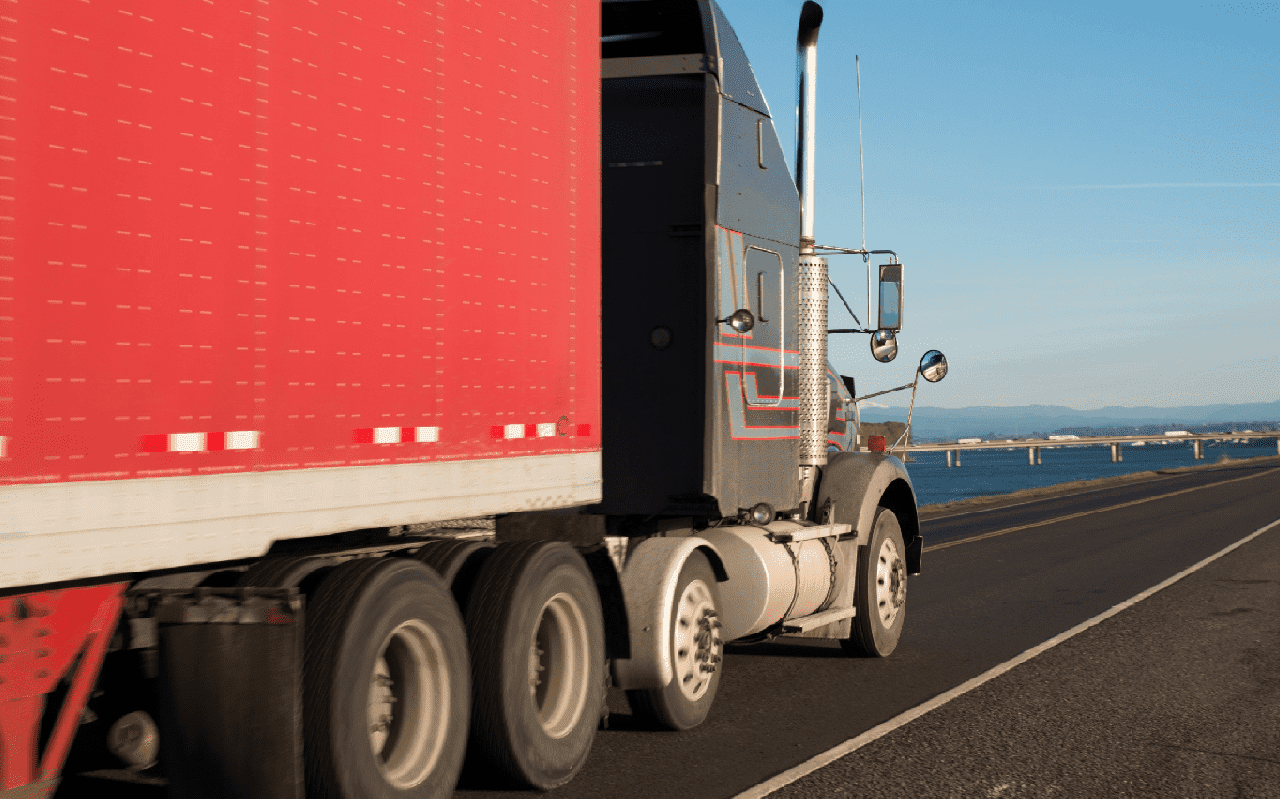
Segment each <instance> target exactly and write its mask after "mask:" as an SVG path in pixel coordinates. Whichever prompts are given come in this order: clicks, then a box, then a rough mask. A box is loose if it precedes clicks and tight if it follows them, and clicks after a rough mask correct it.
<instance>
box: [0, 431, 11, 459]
mask: <svg viewBox="0 0 1280 799" xmlns="http://www.w3.org/2000/svg"><path fill="white" fill-rule="evenodd" d="M7 457H9V437H8V436H0V458H7Z"/></svg>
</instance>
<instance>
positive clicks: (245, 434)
mask: <svg viewBox="0 0 1280 799" xmlns="http://www.w3.org/2000/svg"><path fill="white" fill-rule="evenodd" d="M261 441H262V432H261V431H259V430H231V431H228V432H225V433H224V432H214V433H167V434H166V433H160V434H156V435H146V436H142V437H141V438H140V439H139V440H138V450H139V451H140V452H220V451H222V450H227V449H242V450H243V449H257V448H258V447H260V446H261Z"/></svg>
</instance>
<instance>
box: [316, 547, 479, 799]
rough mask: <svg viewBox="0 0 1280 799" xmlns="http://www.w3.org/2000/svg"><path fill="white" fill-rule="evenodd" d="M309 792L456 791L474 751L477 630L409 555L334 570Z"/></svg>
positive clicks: (320, 636) (393, 794)
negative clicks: (470, 725) (473, 639)
mask: <svg viewBox="0 0 1280 799" xmlns="http://www.w3.org/2000/svg"><path fill="white" fill-rule="evenodd" d="M307 613H308V618H307V620H306V625H307V627H306V662H305V665H304V669H303V688H304V693H303V742H304V749H305V753H306V786H307V796H308V797H309V799H409V797H413V798H414V799H429V798H430V799H434V798H435V797H440V798H441V799H443V798H444V797H448V796H451V795H452V794H453V788H454V785H455V783H456V782H457V780H458V774H459V773H460V772H461V770H462V760H463V757H464V755H465V754H466V740H467V722H468V717H469V695H470V684H469V683H470V679H469V678H470V675H469V670H468V668H467V643H466V630H465V628H464V626H463V622H462V617H461V614H459V613H458V610H457V608H456V607H455V605H454V602H453V597H452V596H450V594H449V592H448V590H447V589H446V588H445V586H444V584H443V582H442V581H441V580H440V578H439V577H438V576H437V575H436V574H435V573H434V572H432V571H431V570H430V569H428V568H427V567H425V566H423V565H422V564H421V563H418V562H417V561H414V560H410V559H407V558H369V559H362V560H352V561H348V562H346V563H343V564H341V565H339V566H337V567H336V568H334V569H333V571H332V572H331V573H329V574H328V575H327V576H326V577H325V579H324V581H323V582H322V583H320V585H319V586H318V587H317V589H316V591H315V593H314V595H313V598H312V601H311V602H310V603H309V605H308V608H307Z"/></svg>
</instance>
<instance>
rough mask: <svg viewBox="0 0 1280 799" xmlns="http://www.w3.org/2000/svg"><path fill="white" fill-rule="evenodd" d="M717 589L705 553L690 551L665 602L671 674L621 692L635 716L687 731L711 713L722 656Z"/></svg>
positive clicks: (639, 719) (666, 726) (669, 727)
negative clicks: (661, 682)
mask: <svg viewBox="0 0 1280 799" xmlns="http://www.w3.org/2000/svg"><path fill="white" fill-rule="evenodd" d="M719 606H720V594H719V591H718V590H717V589H716V576H715V573H714V572H712V571H711V564H710V563H708V562H707V556H706V555H704V554H702V553H701V552H693V553H690V555H689V557H688V559H687V560H685V562H684V566H683V567H682V568H681V569H680V577H679V579H678V580H677V582H676V591H675V602H674V603H672V606H671V639H672V640H671V658H672V663H671V666H672V670H673V671H674V672H675V676H674V677H673V678H672V680H671V682H669V683H667V685H666V687H664V688H644V689H637V690H631V691H627V700H628V701H629V702H630V703H631V712H632V713H633V714H634V715H635V716H636V719H637V721H639V722H641V723H642V724H647V725H650V726H657V727H661V728H663V729H668V730H687V729H690V728H693V727H696V726H698V725H699V724H701V723H702V722H703V721H704V720H705V719H706V718H707V714H708V713H709V712H711V703H712V702H713V701H714V700H715V696H716V690H717V689H718V688H719V687H720V672H721V665H722V659H723V657H724V641H722V640H721V638H720V619H719V618H718V616H719V613H718V612H717V609H718V608H719Z"/></svg>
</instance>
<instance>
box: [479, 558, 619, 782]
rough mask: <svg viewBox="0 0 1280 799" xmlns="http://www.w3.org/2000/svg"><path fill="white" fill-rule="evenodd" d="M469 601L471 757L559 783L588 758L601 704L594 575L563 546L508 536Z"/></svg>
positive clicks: (522, 778)
mask: <svg viewBox="0 0 1280 799" xmlns="http://www.w3.org/2000/svg"><path fill="white" fill-rule="evenodd" d="M471 597H472V599H471V603H470V607H468V608H467V634H468V636H469V638H470V641H471V662H472V684H473V685H474V686H475V698H474V712H473V714H472V722H471V754H472V755H473V756H474V757H476V758H478V759H479V760H480V761H481V762H483V763H485V764H487V765H488V766H490V767H491V768H493V769H494V770H495V771H496V772H497V773H498V774H499V775H500V776H502V777H505V778H506V779H508V780H511V781H512V782H518V783H523V784H527V785H530V786H532V787H534V788H540V789H543V790H546V789H549V788H555V787H557V786H559V785H563V784H565V783H566V782H568V781H569V780H571V779H573V776H574V775H575V774H577V773H578V770H579V769H580V768H582V764H583V763H585V762H586V759H587V754H588V753H589V752H590V751H591V742H592V741H593V740H594V738H595V734H596V726H597V723H598V722H599V720H600V714H599V710H600V707H601V704H602V703H603V701H604V697H603V692H604V620H603V613H602V611H601V609H600V597H599V595H598V594H597V593H596V586H595V581H594V580H593V579H592V576H591V571H590V570H589V569H588V567H587V564H586V562H585V561H584V560H583V559H582V556H581V555H579V554H578V553H577V551H576V550H574V548H573V547H571V546H570V545H568V544H566V543H563V542H555V541H520V542H512V543H509V544H503V545H502V546H499V547H498V548H497V549H496V550H495V551H494V553H493V554H492V555H490V556H489V559H488V560H487V561H486V562H485V564H484V566H483V567H481V569H480V574H479V575H477V577H476V583H475V586H474V587H473V588H472V594H471ZM468 768H471V766H470V765H469V766H468Z"/></svg>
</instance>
